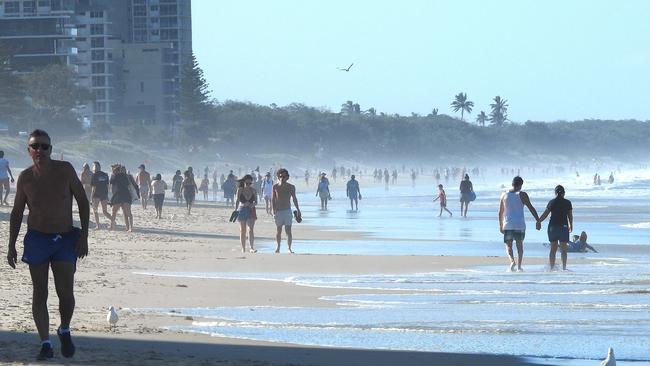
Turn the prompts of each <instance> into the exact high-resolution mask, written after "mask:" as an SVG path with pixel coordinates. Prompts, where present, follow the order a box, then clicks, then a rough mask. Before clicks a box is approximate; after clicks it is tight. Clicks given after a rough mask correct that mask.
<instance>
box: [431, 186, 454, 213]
mask: <svg viewBox="0 0 650 366" xmlns="http://www.w3.org/2000/svg"><path fill="white" fill-rule="evenodd" d="M438 200H440V214H439V215H438V217H440V216H442V210H445V211H447V212H448V213H449V217H452V216H453V214H452V213H451V211H449V210H448V209H447V194H446V193H445V190H444V188H443V187H442V184H438V196H437V197H436V198H435V199H434V200H433V202H436V201H438Z"/></svg>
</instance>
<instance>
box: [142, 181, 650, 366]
mask: <svg viewBox="0 0 650 366" xmlns="http://www.w3.org/2000/svg"><path fill="white" fill-rule="evenodd" d="M566 180H567V181H566V182H554V181H551V180H548V181H545V180H537V181H531V182H527V184H526V185H525V186H524V188H525V190H526V191H527V192H529V194H530V196H531V199H532V202H533V204H534V205H535V206H536V207H537V208H538V211H539V213H540V214H541V212H542V211H543V209H544V207H545V204H546V202H547V201H548V200H549V199H550V198H552V196H553V194H552V192H553V187H554V185H555V184H557V183H563V184H564V185H565V187H566V188H567V198H568V199H570V200H572V202H573V207H574V217H575V229H576V231H582V230H585V231H587V232H588V234H589V243H590V244H591V245H593V246H595V247H596V248H597V249H600V253H597V254H591V253H590V254H573V253H572V254H570V257H569V268H570V269H571V271H570V272H562V271H560V272H550V271H548V269H547V268H545V266H532V265H531V266H525V271H524V272H520V273H508V272H506V271H505V267H506V266H505V262H506V260H505V258H504V265H503V266H491V267H489V266H486V267H478V268H471V269H466V270H456V271H445V272H440V273H420V274H417V273H414V274H405V275H393V274H379V273H378V274H374V275H362V276H360V275H346V274H340V275H308V276H305V275H297V274H292V273H286V274H274V275H268V274H262V273H165V272H144V273H141V274H143V275H154V276H178V277H200V278H227V279H233V280H237V279H257V280H268V281H283V282H290V283H295V284H296V285H299V286H314V287H330V288H347V289H356V290H358V291H359V293H358V294H352V295H340V296H331V297H325V298H323V299H322V300H324V301H328V302H331V304H333V305H335V306H330V307H322V308H310V307H304V308H286V307H215V308H200V309H199V308H184V309H140V310H142V311H153V312H162V313H173V314H176V315H182V316H193V317H195V318H198V319H202V320H201V321H196V322H194V323H193V324H192V325H191V326H181V327H170V328H171V329H174V330H178V331H187V332H199V333H206V334H213V335H219V336H225V337H235V338H245V339H254V340H264V341H274V342H286V343H296V344H305V345H325V346H336V347H360V348H370V349H396V350H417V351H436V352H477V353H495V354H511V355H517V356H528V357H533V358H535V359H536V360H540V359H547V360H550V361H549V362H550V363H552V364H558V365H561V364H567V365H582V364H592V363H593V364H597V362H595V360H596V359H598V358H604V356H605V355H606V352H607V348H608V347H613V348H614V350H615V353H616V355H617V358H618V359H619V360H621V361H622V362H619V365H626V364H630V365H650V267H649V266H648V265H650V245H649V244H650V229H649V228H648V223H649V222H650V214H649V212H648V209H647V208H648V207H649V204H650V179H647V177H645V176H643V172H641V173H639V175H630V177H629V179H628V180H625V179H621V180H620V181H619V182H618V183H616V184H614V185H611V186H600V187H599V186H593V185H592V184H591V182H584V181H580V180H576V179H571V178H567V179H566ZM497 184H498V182H496V183H495V182H485V183H482V182H480V181H479V182H475V187H476V190H477V196H478V198H477V201H475V202H474V203H473V204H472V205H471V206H470V211H469V214H468V216H469V217H468V218H467V219H463V218H458V217H454V218H438V217H437V213H438V210H437V208H436V206H435V205H434V204H433V203H432V202H431V201H432V199H433V192H434V191H433V187H432V186H433V185H431V187H421V186H420V182H418V185H417V186H416V187H415V188H413V187H389V189H388V191H386V190H385V188H384V187H383V186H378V187H367V188H364V187H363V186H362V193H363V194H364V199H363V201H361V205H360V211H359V212H355V213H352V212H349V211H348V209H349V208H348V207H346V204H347V202H346V201H345V200H343V199H339V197H340V196H341V195H344V193H342V192H341V191H340V190H337V189H336V188H334V189H333V192H332V193H333V196H334V198H335V199H334V200H333V201H330V210H329V211H327V212H321V211H319V207H318V205H317V204H314V201H315V199H313V198H312V199H310V198H311V197H309V196H308V195H307V194H306V193H305V194H302V195H301V196H300V197H299V199H300V201H301V202H302V203H303V205H302V207H303V215H304V217H305V222H306V223H308V224H311V225H322V226H325V227H327V228H330V229H332V230H335V229H342V230H353V231H359V232H363V233H365V234H366V235H367V238H366V239H363V240H356V241H345V242H336V241H318V242H316V241H313V242H312V241H308V240H307V241H305V240H303V239H301V238H297V240H296V242H295V244H294V250H296V251H297V252H298V253H323V254H328V253H332V254H358V255H364V254H377V255H472V256H475V255H478V256H484V255H503V244H502V237H501V234H500V233H499V232H498V223H497V221H496V212H497V209H498V199H499V191H500V189H499V187H500V185H497ZM447 193H448V200H449V205H448V207H449V208H450V209H452V210H453V211H454V213H455V216H460V215H458V214H457V212H458V208H456V207H454V204H455V201H456V200H457V196H458V194H457V192H455V190H454V189H451V188H448V189H447ZM454 196H456V197H454ZM312 197H313V196H312ZM545 242H546V239H545V232H544V231H539V232H538V231H535V230H534V223H533V222H532V219H530V217H529V228H528V231H527V233H526V255H527V256H539V257H545V256H547V255H548V249H547V248H546V247H545V246H544V243H545ZM272 248H273V244H272V243H267V244H266V245H265V250H267V251H270V250H272ZM577 256H580V257H587V258H589V259H591V260H590V261H589V262H588V263H589V264H573V263H572V262H571V260H572V259H574V258H576V257H577ZM558 263H559V258H558ZM323 319H326V321H323Z"/></svg>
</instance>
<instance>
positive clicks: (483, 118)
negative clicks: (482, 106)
mask: <svg viewBox="0 0 650 366" xmlns="http://www.w3.org/2000/svg"><path fill="white" fill-rule="evenodd" d="M488 118H489V117H488V115H487V114H485V112H484V111H481V113H479V114H478V116H476V122H477V123H478V125H479V126H481V127H485V121H487V120H488Z"/></svg>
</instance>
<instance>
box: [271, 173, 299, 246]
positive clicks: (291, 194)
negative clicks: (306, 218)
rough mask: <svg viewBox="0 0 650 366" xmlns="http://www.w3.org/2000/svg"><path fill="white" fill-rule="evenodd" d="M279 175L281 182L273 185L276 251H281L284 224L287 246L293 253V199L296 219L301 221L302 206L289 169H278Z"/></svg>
mask: <svg viewBox="0 0 650 366" xmlns="http://www.w3.org/2000/svg"><path fill="white" fill-rule="evenodd" d="M277 176H278V179H279V180H280V182H279V183H277V184H276V185H274V186H273V199H272V200H271V204H272V208H273V216H274V219H275V226H276V233H275V242H276V244H277V247H276V248H275V252H276V253H280V242H281V241H282V227H283V226H284V230H285V233H286V234H287V247H288V249H289V253H293V250H292V249H291V244H292V241H293V235H292V233H291V224H292V223H293V215H292V213H291V202H292V201H293V207H294V208H295V209H296V211H295V215H296V219H297V220H298V221H299V222H300V221H301V220H302V214H301V213H300V207H298V198H297V197H296V187H295V186H294V185H293V184H290V183H289V182H288V181H289V171H287V170H286V169H284V168H281V169H278V172H277Z"/></svg>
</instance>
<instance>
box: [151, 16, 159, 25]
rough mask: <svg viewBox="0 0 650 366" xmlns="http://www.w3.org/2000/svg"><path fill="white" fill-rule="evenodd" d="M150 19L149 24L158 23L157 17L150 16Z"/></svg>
mask: <svg viewBox="0 0 650 366" xmlns="http://www.w3.org/2000/svg"><path fill="white" fill-rule="evenodd" d="M150 20H151V24H158V23H159V18H157V17H152V18H150Z"/></svg>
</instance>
